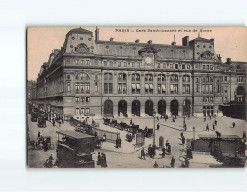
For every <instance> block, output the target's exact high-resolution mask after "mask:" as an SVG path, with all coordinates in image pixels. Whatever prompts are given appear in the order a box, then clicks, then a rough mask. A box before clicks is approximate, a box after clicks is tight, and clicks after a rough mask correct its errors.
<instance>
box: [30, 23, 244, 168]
mask: <svg viewBox="0 0 247 195" xmlns="http://www.w3.org/2000/svg"><path fill="white" fill-rule="evenodd" d="M246 71H247V28H246V27H162V26H161V27H155V26H149V27H141V26H138V27H134V26H131V27H124V26H121V27H106V26H98V27H96V26H95V27H93V26H81V27H80V26H72V27H69V26H67V27H28V28H27V104H26V105H27V116H26V118H27V167H29V168H225V167H230V168H231V167H246V143H247V142H246Z"/></svg>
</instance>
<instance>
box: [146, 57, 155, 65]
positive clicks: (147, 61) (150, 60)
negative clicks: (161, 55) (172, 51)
mask: <svg viewBox="0 0 247 195" xmlns="http://www.w3.org/2000/svg"><path fill="white" fill-rule="evenodd" d="M152 61H153V59H152V58H151V57H146V58H145V62H146V64H152Z"/></svg>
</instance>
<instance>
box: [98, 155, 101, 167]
mask: <svg viewBox="0 0 247 195" xmlns="http://www.w3.org/2000/svg"><path fill="white" fill-rule="evenodd" d="M97 165H101V155H100V152H98V157H97Z"/></svg>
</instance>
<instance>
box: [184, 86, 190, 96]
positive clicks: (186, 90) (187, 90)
mask: <svg viewBox="0 0 247 195" xmlns="http://www.w3.org/2000/svg"><path fill="white" fill-rule="evenodd" d="M183 93H184V94H189V93H190V85H189V84H186V85H183Z"/></svg>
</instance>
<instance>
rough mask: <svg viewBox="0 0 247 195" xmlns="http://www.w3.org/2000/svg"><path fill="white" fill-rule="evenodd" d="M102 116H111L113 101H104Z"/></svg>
mask: <svg viewBox="0 0 247 195" xmlns="http://www.w3.org/2000/svg"><path fill="white" fill-rule="evenodd" d="M104 116H113V102H112V101H111V100H106V101H105V103H104Z"/></svg>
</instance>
